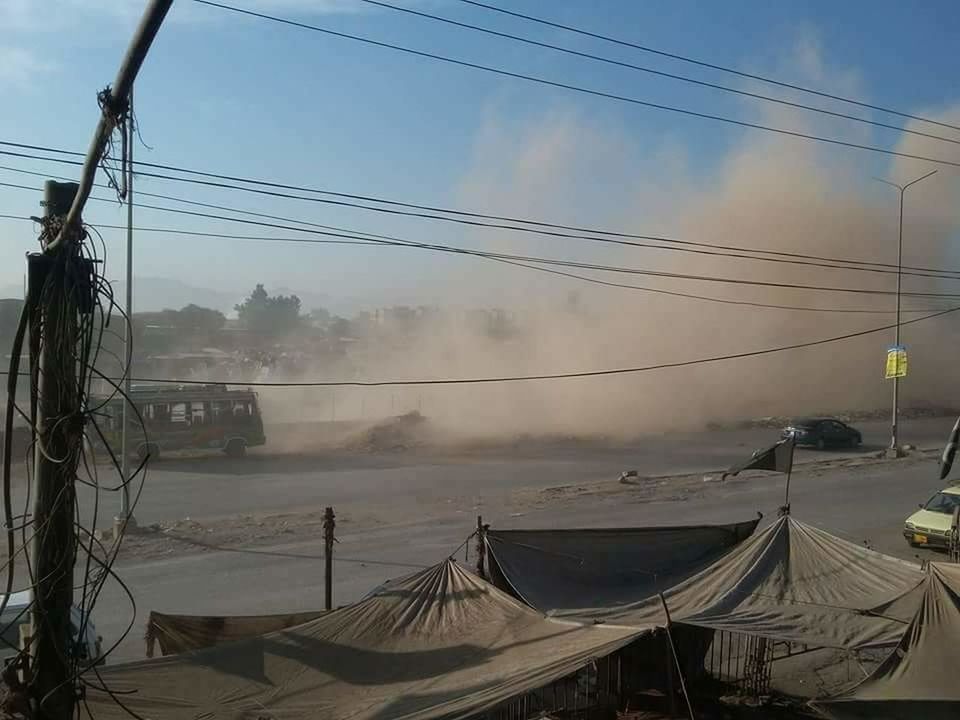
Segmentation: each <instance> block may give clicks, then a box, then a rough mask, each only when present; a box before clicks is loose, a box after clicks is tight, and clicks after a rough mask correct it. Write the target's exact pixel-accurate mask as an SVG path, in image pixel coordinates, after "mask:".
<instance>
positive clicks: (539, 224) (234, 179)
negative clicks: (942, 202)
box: [0, 140, 960, 275]
mask: <svg viewBox="0 0 960 720" xmlns="http://www.w3.org/2000/svg"><path fill="white" fill-rule="evenodd" d="M0 145H6V146H9V147H18V148H21V149H27V150H38V151H41V152H50V153H59V154H64V155H77V154H79V153H74V152H71V151H68V150H59V149H56V148H49V147H43V146H39V145H28V144H25V143H15V142H11V141H3V140H0ZM0 155H7V156H10V157H17V158H24V159H29V160H41V161H46V162H54V163H59V164H65V165H74V166H76V165H80V163H79V162H76V161H71V160H63V159H60V158H50V157H43V156H39V155H28V154H24V153H16V152H11V151H5V150H0ZM135 164H136V165H141V166H143V167H152V168H158V169H163V170H169V171H173V172H179V173H187V174H192V175H198V176H200V177H208V178H215V179H219V180H225V181H229V182H231V183H238V182H239V183H247V184H251V185H260V186H263V187H270V188H276V189H282V190H292V191H296V192H307V193H314V194H318V195H329V196H331V197H339V198H348V199H354V200H361V201H364V202H374V203H380V204H382V205H388V206H391V207H402V208H409V209H412V210H422V211H424V212H425V213H445V214H447V215H454V216H456V217H465V218H475V219H485V220H494V221H497V223H513V224H516V225H530V226H532V227H536V228H549V229H556V230H566V231H571V232H574V233H586V234H589V235H591V236H598V235H599V236H604V237H609V238H623V239H636V240H648V241H652V242H660V243H667V244H675V245H683V246H690V247H702V248H709V249H711V250H729V251H733V252H744V253H760V254H763V255H772V256H776V257H784V258H797V259H801V260H817V261H822V262H829V263H837V264H847V265H861V266H867V267H878V268H890V269H894V270H896V269H897V265H896V264H895V263H884V262H876V261H872V260H857V259H852V258H837V257H830V256H823V255H805V254H803V253H795V252H787V251H781V250H771V249H764V248H750V247H743V246H737V245H721V244H712V243H706V242H696V241H692V240H680V239H677V238H670V237H665V236H659V235H644V234H640V233H627V232H618V231H612V230H602V229H596V228H588V227H582V226H576V225H564V224H559V223H550V222H545V221H539V220H531V219H525V218H516V217H510V216H503V215H489V214H484V213H476V212H468V211H464V210H453V209H449V208H441V207H436V206H431V205H420V204H415V203H406V202H400V201H396V200H389V199H384V198H377V197H371V196H367V195H358V194H353V193H342V192H335V191H332V190H322V189H316V188H308V187H303V186H298V185H290V184H284V183H276V182H271V181H267V180H257V179H251V178H243V177H238V176H233V175H223V174H217V173H210V172H205V171H201V170H191V169H189V168H180V167H176V166H173V165H163V164H159V163H147V162H140V161H137V162H136V163H135ZM137 174H138V175H140V176H143V177H149V178H153V179H159V180H169V181H172V182H184V183H189V184H195V185H202V186H206V187H215V188H220V189H225V190H237V191H241V192H250V193H255V194H259V195H267V196H270V197H279V198H283V199H290V200H303V201H308V202H318V203H323V204H328V205H335V206H342V207H349V208H356V209H359V210H367V211H371V212H378V213H386V214H390V215H401V216H406V217H415V218H421V219H428V220H441V221H445V222H455V223H460V224H463V225H467V226H471V227H489V228H492V229H496V230H510V231H516V232H534V233H535V234H541V235H546V236H556V237H571V238H574V239H578V238H580V236H579V235H564V234H560V233H547V232H538V231H535V230H530V229H528V228H521V227H514V226H513V225H501V224H497V223H481V222H466V221H463V220H457V219H455V218H451V217H442V216H441V217H437V216H436V215H434V214H423V213H419V212H416V213H415V212H402V211H397V210H390V209H388V208H380V207H371V206H369V205H361V204H358V203H352V202H336V201H331V200H324V199H322V198H314V197H304V196H301V195H291V194H287V193H278V192H269V191H265V190H260V189H257V188H247V187H242V186H237V185H235V184H223V183H216V182H204V181H201V180H196V179H194V178H183V177H175V176H170V175H162V174H158V173H150V172H144V171H138V173H137ZM584 239H588V240H593V241H601V238H597V237H589V238H584ZM616 244H621V245H627V246H629V245H632V244H633V243H630V242H619V243H616ZM901 269H902V270H909V271H914V272H931V273H951V274H957V275H960V270H942V269H940V268H929V267H916V266H909V265H903V266H901Z"/></svg>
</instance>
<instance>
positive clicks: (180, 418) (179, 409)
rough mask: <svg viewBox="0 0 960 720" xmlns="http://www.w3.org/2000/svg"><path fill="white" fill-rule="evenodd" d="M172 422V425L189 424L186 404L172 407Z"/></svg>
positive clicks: (174, 404)
mask: <svg viewBox="0 0 960 720" xmlns="http://www.w3.org/2000/svg"><path fill="white" fill-rule="evenodd" d="M170 422H172V423H185V422H187V404H186V403H182V402H181V403H173V405H171V406H170Z"/></svg>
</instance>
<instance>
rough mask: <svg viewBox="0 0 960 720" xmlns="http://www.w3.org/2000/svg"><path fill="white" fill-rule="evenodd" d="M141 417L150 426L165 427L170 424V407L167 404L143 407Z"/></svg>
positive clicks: (152, 404) (153, 404)
mask: <svg viewBox="0 0 960 720" xmlns="http://www.w3.org/2000/svg"><path fill="white" fill-rule="evenodd" d="M144 410H145V412H144V414H143V417H144V418H145V419H146V420H148V421H150V422H151V424H153V423H156V424H157V425H166V424H167V423H168V422H170V406H169V405H167V403H151V404H149V405H145V406H144Z"/></svg>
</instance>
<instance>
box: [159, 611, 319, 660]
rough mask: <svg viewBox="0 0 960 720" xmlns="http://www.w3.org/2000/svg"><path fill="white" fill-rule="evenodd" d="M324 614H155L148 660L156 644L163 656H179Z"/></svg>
mask: <svg viewBox="0 0 960 720" xmlns="http://www.w3.org/2000/svg"><path fill="white" fill-rule="evenodd" d="M321 615H323V611H314V612H301V613H286V614H278V615H167V614H164V613H159V612H155V611H151V612H150V618H149V619H148V620H147V633H146V637H145V640H146V642H147V657H153V654H154V645H155V644H159V645H160V654H161V655H177V654H178V653H183V652H187V651H189V650H200V649H201V648H206V647H213V646H214V645H220V644H222V643H226V642H233V641H235V640H244V639H246V638H252V637H255V636H257V635H266V634H267V633H271V632H276V631H278V630H285V629H286V628H290V627H294V626H296V625H303V624H304V623H306V622H310V621H311V620H314V619H316V618H318V617H320V616H321Z"/></svg>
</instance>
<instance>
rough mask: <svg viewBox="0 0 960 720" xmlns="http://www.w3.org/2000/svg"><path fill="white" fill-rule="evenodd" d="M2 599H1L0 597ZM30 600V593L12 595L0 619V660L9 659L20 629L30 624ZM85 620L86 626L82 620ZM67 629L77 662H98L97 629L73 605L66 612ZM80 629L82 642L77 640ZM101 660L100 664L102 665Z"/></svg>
mask: <svg viewBox="0 0 960 720" xmlns="http://www.w3.org/2000/svg"><path fill="white" fill-rule="evenodd" d="M0 597H2V595H0ZM32 600H33V591H32V590H24V591H22V592H17V593H12V594H11V595H10V598H9V600H8V601H7V606H6V607H5V608H4V610H3V614H2V615H0V628H2V635H0V660H2V661H6V660H10V659H12V658H13V657H14V656H15V655H16V654H17V648H19V647H20V626H21V625H28V624H29V623H30V604H31V602H32ZM85 618H86V622H84V619H85ZM70 626H71V628H72V630H73V639H74V641H78V642H77V648H78V650H79V652H80V659H81V660H86V661H93V660H97V659H98V658H100V654H101V652H102V651H103V639H102V638H101V637H100V636H99V635H97V628H96V626H95V625H94V623H93V620H92V619H91V618H90V616H89V615H85V614H84V613H83V612H82V611H81V610H80V608H78V607H77V606H76V605H74V606H73V608H72V609H71V612H70ZM81 629H82V632H83V639H82V640H80V633H81ZM102 662H103V661H102V660H101V661H100V663H101V664H102Z"/></svg>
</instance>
